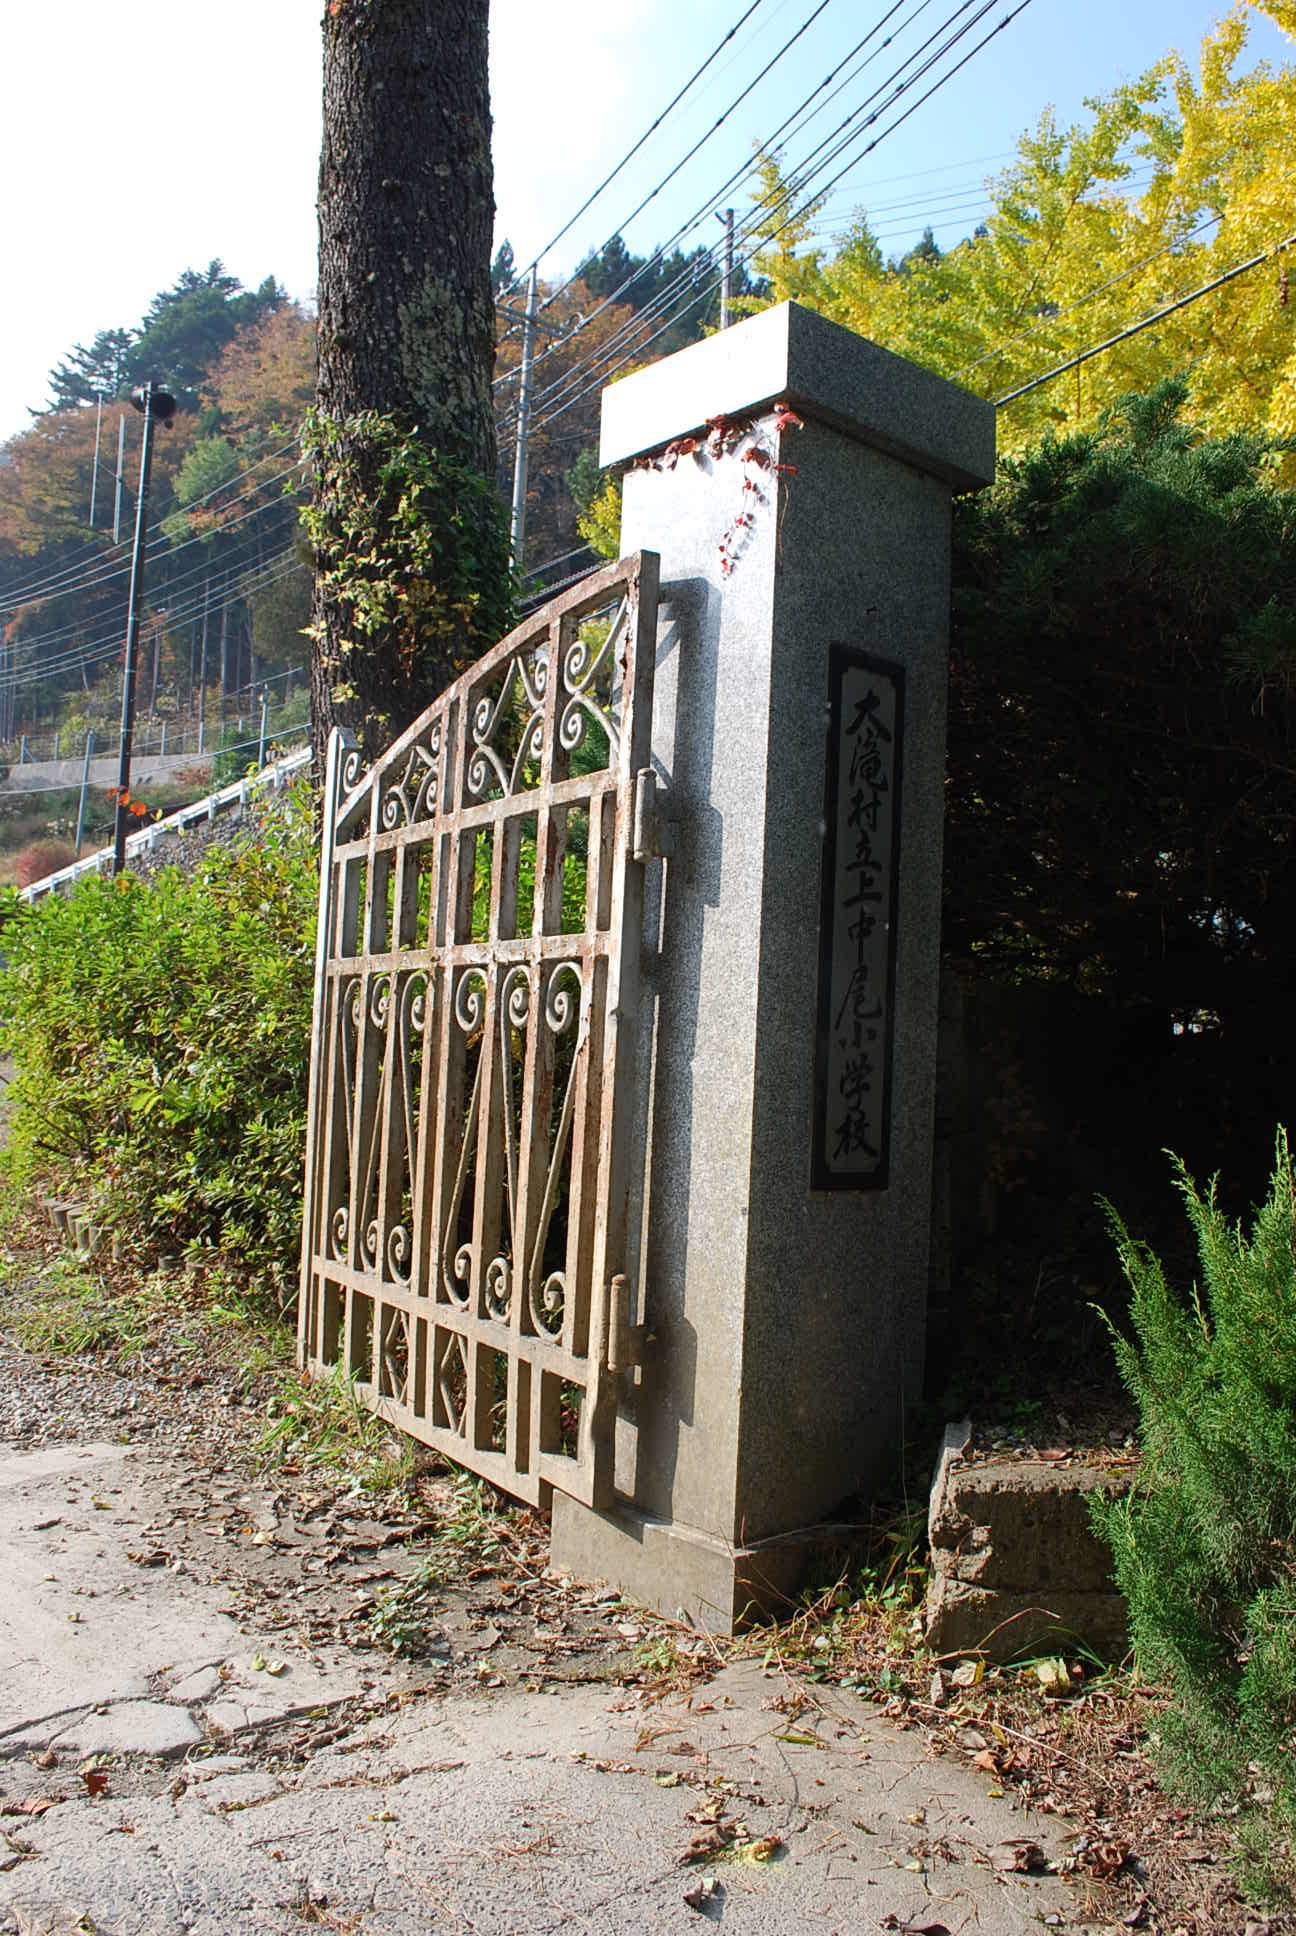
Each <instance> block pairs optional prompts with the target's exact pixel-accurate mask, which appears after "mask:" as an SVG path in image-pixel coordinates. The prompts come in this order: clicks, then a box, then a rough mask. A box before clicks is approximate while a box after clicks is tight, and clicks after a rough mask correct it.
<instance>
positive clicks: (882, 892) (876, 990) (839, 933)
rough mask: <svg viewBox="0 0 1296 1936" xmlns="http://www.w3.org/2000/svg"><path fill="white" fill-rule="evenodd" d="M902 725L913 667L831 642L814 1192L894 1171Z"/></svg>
mask: <svg viewBox="0 0 1296 1936" xmlns="http://www.w3.org/2000/svg"><path fill="white" fill-rule="evenodd" d="M903 731H904V670H903V668H902V667H900V666H898V665H891V664H889V663H888V662H887V661H885V660H882V659H874V658H871V657H870V656H869V654H868V653H866V652H860V651H857V650H855V649H854V648H853V647H851V646H845V645H835V646H833V647H831V648H830V652H829V659H828V761H827V783H826V792H825V802H824V853H823V887H822V903H821V911H820V921H819V948H820V959H819V1005H818V1020H817V1031H816V1045H815V1060H816V1067H815V1125H814V1131H815V1140H814V1150H813V1152H812V1158H811V1185H812V1188H814V1189H816V1190H870V1189H872V1190H877V1189H882V1188H884V1187H885V1185H886V1183H887V1181H888V1173H889V1165H890V1154H891V1061H892V1041H893V1022H894V1007H895V933H896V928H895V923H896V888H897V882H898V877H899V862H900V755H901V743H902V737H903Z"/></svg>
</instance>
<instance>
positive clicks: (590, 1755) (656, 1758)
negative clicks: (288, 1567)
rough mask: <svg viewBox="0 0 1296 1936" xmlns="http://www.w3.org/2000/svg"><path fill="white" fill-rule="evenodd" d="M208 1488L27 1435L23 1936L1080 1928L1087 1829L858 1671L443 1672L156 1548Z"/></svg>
mask: <svg viewBox="0 0 1296 1936" xmlns="http://www.w3.org/2000/svg"><path fill="white" fill-rule="evenodd" d="M188 1483H192V1481H191V1480H190V1479H189V1478H188V1476H187V1475H186V1473H185V1471H184V1468H183V1467H182V1466H181V1465H180V1464H179V1463H178V1462H177V1463H175V1464H173V1465H172V1467H171V1468H170V1470H169V1471H168V1468H167V1464H166V1461H165V1460H162V1459H160V1458H159V1457H158V1456H157V1454H156V1452H152V1453H148V1454H146V1453H145V1452H144V1450H143V1448H141V1447H140V1446H138V1445H135V1446H123V1445H111V1444H106V1443H105V1444H93V1445H91V1444H72V1445H55V1446H50V1445H47V1446H45V1447H42V1448H39V1449H36V1450H32V1451H22V1452H19V1451H10V1452H8V1453H7V1454H4V1455H0V1582H3V1585H2V1586H0V1931H4V1932H6V1936H16V1933H17V1932H24V1936H37V1932H39V1933H40V1936H55V1933H57V1936H63V1932H70V1931H79V1932H88V1931H98V1932H101V1933H106V1932H112V1936H172V1933H173V1932H176V1933H178V1932H181V1931H190V1932H201V1936H229V1933H230V1932H242V1931H249V1932H262V1931H271V1932H288V1931H293V1932H300V1931H301V1930H302V1929H303V1927H307V1926H314V1927H319V1928H327V1929H333V1930H340V1931H356V1932H366V1936H370V1933H372V1936H378V1933H379V1932H381V1933H382V1936H407V1932H408V1936H413V1932H415V1931H418V1932H420V1936H421V1933H422V1932H426V1931H429V1930H447V1931H456V1932H459V1931H462V1932H465V1936H467V1932H472V1933H473V1936H494V1933H495V1932H498V1936H515V1932H537V1933H538V1932H541V1931H544V1932H549V1931H559V1930H584V1931H591V1932H595V1931H597V1932H604V1931H606V1932H612V1931H627V1930H628V1931H639V1930H643V1931H659V1930H660V1931H667V1932H669V1931H682V1930H691V1929H695V1928H698V1927H699V1926H700V1924H702V1923H704V1922H706V1921H714V1922H716V1923H719V1924H721V1925H722V1926H724V1927H725V1928H728V1929H732V1930H734V1931H739V1932H753V1936H754V1933H755V1932H788V1936H791V1933H792V1932H801V1931H807V1930H811V1931H823V1932H825V1936H831V1932H834V1931H836V1932H840V1933H841V1936H846V1932H856V1931H866V1930H867V1931H877V1930H910V1931H913V1932H919V1931H928V1932H932V1933H933V1936H939V1932H940V1930H941V1929H942V1928H943V1929H945V1930H948V1931H951V1932H954V1931H961V1930H964V1929H968V1930H973V1929H975V1930H976V1931H977V1932H979V1936H998V1933H999V1932H1003V1936H1009V1933H1010V1932H1024V1931H1026V1930H1028V1929H1038V1927H1039V1926H1040V1925H1041V1923H1043V1924H1046V1925H1050V1926H1053V1927H1075V1926H1076V1924H1075V1917H1076V1915H1077V1913H1078V1910H1077V1903H1076V1899H1075V1897H1074V1896H1073V1894H1072V1892H1071V1888H1070V1885H1069V1884H1068V1883H1067V1882H1066V1881H1065V1880H1063V1879H1062V1878H1060V1877H1058V1876H1055V1875H1049V1874H1032V1873H1029V1871H1030V1870H1031V1869H1033V1868H1038V1867H1039V1866H1041V1865H1042V1863H1043V1862H1044V1861H1046V1860H1057V1859H1059V1858H1060V1857H1062V1856H1063V1855H1064V1853H1065V1849H1066V1842H1065V1839H1064V1825H1063V1824H1060V1823H1058V1822H1056V1821H1055V1820H1053V1819H1051V1818H1040V1819H1034V1818H1032V1819H1029V1820H1027V1819H1026V1818H1024V1817H1023V1816H1022V1815H1021V1814H1020V1813H1018V1812H1015V1811H1014V1809H1013V1807H1012V1805H1011V1803H1010V1801H1009V1800H1007V1799H996V1798H992V1797H990V1796H989V1795H988V1794H987V1791H986V1787H985V1785H984V1784H983V1783H982V1782H981V1781H980V1780H979V1779H978V1778H977V1776H976V1775H975V1774H974V1773H972V1772H971V1771H969V1770H967V1769H966V1768H964V1767H963V1766H958V1765H954V1764H952V1763H950V1762H948V1761H944V1760H938V1759H935V1758H933V1757H932V1756H931V1754H930V1752H929V1750H928V1747H927V1745H926V1743H925V1741H924V1739H923V1737H922V1735H921V1734H920V1733H919V1732H918V1731H917V1730H913V1731H909V1732H904V1731H902V1730H900V1729H897V1728H896V1727H895V1726H893V1725H892V1724H890V1723H888V1722H887V1721H885V1720H884V1719H883V1717H882V1716H881V1714H880V1712H879V1711H878V1710H877V1709H876V1708H874V1707H871V1706H869V1705H868V1704H867V1703H865V1702H863V1701H861V1700H858V1699H856V1698H855V1697H853V1696H852V1695H850V1694H846V1693H842V1692H839V1691H837V1690H831V1689H824V1688H819V1687H813V1686H809V1685H808V1684H807V1683H805V1682H804V1681H800V1680H791V1679H788V1678H786V1677H785V1676H783V1675H782V1674H781V1673H779V1672H777V1671H766V1670H765V1669H763V1668H762V1666H761V1665H760V1664H758V1663H750V1662H744V1663H738V1664H734V1665H730V1666H726V1667H724V1668H722V1669H721V1670H720V1671H718V1672H717V1673H716V1675H715V1677H714V1678H713V1679H711V1680H709V1681H704V1682H702V1683H700V1684H695V1685H694V1686H693V1688H692V1690H691V1692H688V1693H681V1694H679V1695H677V1696H676V1697H674V1698H672V1699H669V1700H666V1701H664V1702H650V1701H647V1700H645V1697H644V1695H643V1693H642V1691H641V1690H637V1689H633V1688H623V1687H612V1686H609V1685H607V1684H601V1685H600V1684H594V1685H568V1686H562V1685H556V1686H555V1685H553V1684H550V1686H548V1687H547V1688H545V1689H544V1690H543V1691H539V1692H537V1691H528V1690H527V1688H526V1686H524V1685H520V1684H515V1685H512V1686H500V1687H496V1688H494V1689H491V1688H489V1687H488V1686H487V1685H486V1684H485V1682H484V1681H483V1684H482V1685H481V1687H480V1691H479V1689H478V1688H477V1687H475V1686H472V1685H467V1686H465V1685H464V1682H463V1680H461V1681H460V1682H458V1683H456V1684H454V1685H452V1686H450V1687H449V1688H447V1689H445V1690H444V1691H442V1690H429V1689H427V1688H424V1689H422V1690H418V1689H416V1688H415V1687H414V1686H413V1684H412V1682H411V1673H410V1669H409V1668H408V1667H407V1666H400V1665H397V1664H392V1665H390V1666H388V1665H387V1664H386V1663H385V1662H384V1661H383V1660H381V1659H380V1657H376V1656H374V1655H364V1656H355V1655H350V1654H348V1653H347V1652H346V1650H344V1649H335V1650H332V1651H330V1650H329V1649H328V1648H327V1647H318V1646H316V1647H295V1648H294V1647H285V1636H284V1633H283V1630H282V1629H281V1628H276V1629H273V1630H272V1629H270V1628H269V1627H267V1629H266V1631H265V1632H264V1633H262V1632H260V1631H258V1629H257V1626H256V1624H255V1618H254V1619H253V1621H252V1623H251V1624H250V1625H249V1623H248V1621H247V1620H246V1619H244V1620H243V1623H242V1625H241V1626H240V1624H239V1621H238V1619H236V1617H235V1615H236V1613H238V1614H244V1613H245V1612H246V1609H245V1608H238V1609H236V1608H234V1607H231V1606H230V1605H228V1604H225V1602H226V1601H227V1600H228V1598H229V1595H228V1594H226V1595H224V1596H223V1595H222V1591H221V1587H220V1584H219V1581H217V1580H212V1579H204V1578H202V1577H201V1576H200V1575H199V1573H198V1572H197V1570H196V1569H194V1568H192V1567H190V1566H187V1565H184V1564H183V1563H182V1565H181V1567H180V1570H175V1566H174V1563H172V1564H170V1565H169V1564H165V1563H156V1564H150V1563H149V1562H150V1561H151V1560H152V1559H153V1557H154V1555H153V1550H152V1548H151V1545H150V1541H151V1539H152V1538H153V1529H155V1528H156V1526H157V1524H158V1520H159V1515H164V1514H165V1511H166V1503H167V1496H168V1488H170V1489H171V1495H172V1497H174V1498H176V1499H177V1500H178V1499H179V1498H180V1497H181V1496H182V1495H183V1493H184V1489H185V1487H186V1484H188ZM447 1632H448V1634H449V1638H448V1639H447V1641H446V1643H445V1645H446V1649H447V1650H448V1651H449V1650H453V1651H455V1652H458V1651H459V1650H460V1648H461V1646H462V1647H465V1648H466V1647H467V1646H468V1644H469V1643H470V1641H471V1644H474V1645H477V1646H481V1645H482V1644H483V1640H482V1636H480V1635H474V1636H467V1635H462V1634H460V1633H459V1631H458V1630H451V1629H449V1628H448V1629H447ZM486 1638H487V1644H488V1641H489V1636H487V1637H486ZM277 1670H279V1671H277ZM466 1678H468V1679H469V1680H470V1679H471V1677H470V1676H468V1677H466ZM690 1851H692V1857H693V1859H691V1860H690V1859H687V1858H688V1857H689V1855H690Z"/></svg>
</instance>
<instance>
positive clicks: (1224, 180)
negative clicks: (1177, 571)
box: [755, 0, 1296, 451]
mask: <svg viewBox="0 0 1296 1936" xmlns="http://www.w3.org/2000/svg"><path fill="white" fill-rule="evenodd" d="M1257 14H1261V15H1264V16H1266V17H1267V18H1268V19H1270V20H1271V21H1273V22H1274V24H1275V25H1277V26H1278V27H1279V28H1280V29H1281V30H1282V31H1283V32H1284V33H1286V34H1288V35H1290V36H1292V37H1293V39H1294V40H1296V0H1238V4H1236V5H1234V7H1233V8H1232V9H1231V11H1230V12H1229V13H1228V14H1227V15H1226V16H1225V18H1224V19H1223V20H1221V21H1220V22H1219V23H1218V25H1217V26H1215V27H1214V28H1213V29H1212V31H1211V32H1210V33H1208V34H1207V35H1206V37H1205V39H1204V40H1203V42H1202V44H1201V49H1200V60H1199V63H1198V65H1199V68H1200V74H1199V76H1198V74H1197V73H1196V72H1195V71H1194V65H1193V63H1192V62H1191V61H1190V60H1188V59H1187V58H1186V57H1184V56H1183V55H1182V54H1179V53H1176V52H1171V53H1168V54H1167V55H1166V56H1165V57H1164V58H1163V59H1162V60H1160V61H1159V62H1157V64H1156V65H1155V66H1154V67H1152V68H1151V69H1150V70H1149V71H1148V72H1147V73H1146V74H1144V75H1143V76H1142V77H1141V78H1140V79H1138V80H1136V81H1133V82H1131V83H1129V84H1128V85H1125V86H1122V87H1119V88H1117V89H1115V90H1114V91H1113V92H1112V93H1110V94H1108V95H1106V96H1105V97H1103V98H1101V99H1098V100H1095V101H1093V102H1091V103H1090V104H1089V114H1088V116H1087V118H1086V119H1085V120H1084V121H1083V122H1080V123H1077V124H1075V125H1073V126H1070V127H1063V126H1061V125H1060V124H1059V123H1058V121H1057V119H1056V117H1055V115H1054V114H1053V112H1052V111H1051V110H1050V111H1048V112H1046V113H1045V114H1043V115H1042V116H1041V117H1040V120H1039V121H1038V123H1037V125H1036V126H1035V127H1034V128H1033V129H1032V130H1031V131H1030V132H1028V133H1027V134H1025V135H1023V136H1022V138H1021V140H1020V142H1019V144H1018V153H1017V157H1016V159H1015V161H1014V162H1013V164H1012V165H1011V166H1010V167H1009V168H1007V169H1006V170H1005V171H1004V172H1003V173H1002V174H1000V175H998V176H996V177H995V178H993V179H992V180H991V182H990V183H989V184H988V188H989V193H990V196H991V208H990V212H989V214H988V216H987V217H986V219H985V221H984V222H983V223H982V224H981V225H980V226H979V227H978V229H977V231H976V233H975V234H974V235H972V236H969V237H968V238H967V239H966V240H965V241H963V242H961V243H959V244H958V246H957V247H955V248H952V249H949V250H948V251H947V252H945V253H944V254H941V253H939V252H935V251H930V250H918V251H914V252H913V253H912V254H911V255H910V257H909V258H907V259H906V261H905V262H904V264H903V266H902V265H900V264H897V263H888V262H887V261H885V260H884V258H883V254H882V251H881V249H880V248H879V246H878V243H877V240H876V238H875V236H874V234H873V231H872V228H871V227H870V223H869V216H868V211H867V209H861V210H860V211H859V212H858V213H857V215H856V217H855V219H854V221H853V222H852V224H851V226H850V228H849V230H848V232H847V233H846V235H845V237H844V239H843V240H842V242H841V245H840V246H839V247H838V248H836V249H835V251H833V252H832V253H829V252H828V251H827V250H826V249H824V248H823V247H821V246H818V245H817V244H816V240H815V237H816V226H815V216H816V214H817V212H818V211H817V208H816V206H815V204H814V203H813V201H810V202H807V198H806V195H805V193H804V191H802V192H800V193H799V191H798V184H797V181H796V179H795V176H794V175H790V176H788V177H787V178H785V177H784V175H783V174H782V173H781V172H780V167H779V163H778V161H777V158H775V157H772V156H766V157H764V158H763V166H762V169H761V180H760V195H761V197H762V203H761V205H760V213H759V222H758V224H757V232H758V233H760V234H762V236H763V246H762V247H760V248H759V249H758V250H757V252H756V255H755V263H756V267H757V268H758V269H759V270H760V271H761V273H762V274H763V275H765V276H766V277H767V278H768V279H769V283H770V288H771V297H772V300H774V301H776V302H777V301H782V300H784V299H785V298H787V297H793V298H795V300H797V301H798V302H803V303H806V304H808V305H809V306H810V307H812V308H815V309H818V310H820V311H821V312H822V313H823V314H825V315H827V316H830V317H832V318H833V319H834V320H835V321H837V322H840V323H843V324H845V325H846V326H847V327H848V328H850V329H853V330H856V331H858V332H859V333H860V334H861V335H865V336H869V337H872V338H873V339H874V340H875V341H876V342H880V343H882V344H884V345H885V346H886V347H887V348H889V349H892V350H895V351H896V352H897V353H898V354H900V355H903V356H907V357H909V358H910V359H912V360H913V361H914V362H916V363H920V364H922V365H924V366H926V367H927V368H930V369H934V370H937V371H938V372H939V373H940V374H941V375H943V376H947V377H950V378H953V379H955V380H956V381H958V382H960V383H962V384H964V385H965V386H966V387H967V388H969V389H971V390H973V391H975V392H977V393H978V394H979V395H982V396H985V397H988V398H994V399H999V398H1002V397H1005V396H1007V395H1008V393H1010V392H1011V391H1013V390H1015V389H1017V388H1019V387H1020V386H1021V385H1024V384H1027V383H1029V382H1031V381H1032V380H1033V379H1034V378H1036V377H1038V376H1040V375H1042V374H1043V373H1045V372H1047V371H1049V370H1050V369H1052V368H1054V367H1055V366H1056V365H1057V364H1059V363H1062V362H1065V361H1067V360H1068V359H1069V358H1071V357H1073V356H1076V355H1078V354H1079V353H1081V352H1082V351H1084V350H1086V349H1088V348H1090V347H1091V346H1093V345H1095V344H1098V343H1101V342H1103V341H1104V340H1105V339H1107V338H1108V337H1111V336H1115V335H1117V334H1119V333H1120V332H1122V331H1123V330H1124V329H1126V328H1128V327H1129V326H1130V325H1131V324H1132V323H1135V322H1138V321H1140V320H1141V319H1143V318H1144V317H1146V316H1148V315H1149V314H1150V313H1151V312H1153V311H1154V310H1156V309H1158V308H1161V307H1162V306H1164V305H1166V304H1168V303H1170V302H1172V301H1174V300H1176V299H1177V298H1179V297H1181V296H1184V295H1186V294H1189V293H1190V292H1191V291H1193V290H1194V289H1196V288H1199V287H1200V286H1202V285H1203V284H1205V283H1208V282H1210V281H1212V280H1214V279H1215V278H1216V277H1217V276H1220V275H1221V274H1223V273H1225V272H1226V271H1228V270H1230V269H1233V268H1235V267H1236V266H1237V265H1238V264H1239V263H1241V262H1243V261H1245V260H1247V259H1248V258H1250V257H1252V256H1255V255H1260V254H1264V255H1265V258H1266V259H1265V261H1264V262H1263V263H1261V264H1260V265H1259V266H1257V267H1256V268H1255V269H1253V270H1252V271H1251V272H1249V273H1248V274H1245V275H1242V276H1239V277H1238V278H1236V280H1234V281H1232V282H1231V283H1229V284H1227V285H1226V286H1224V287H1222V288H1220V289H1218V290H1215V291H1214V292H1213V293H1211V294H1210V295H1207V296H1205V297H1203V298H1201V299H1200V300H1197V301H1194V302H1190V303H1188V304H1187V305H1185V307H1183V308H1182V309H1180V310H1179V311H1178V312H1177V313H1176V314H1174V315H1172V316H1167V317H1165V318H1164V319H1163V320H1162V321H1160V322H1159V323H1157V324H1156V325H1155V326H1154V327H1151V328H1148V329H1146V330H1144V331H1142V332H1141V333H1139V334H1137V335H1133V336H1131V337H1130V338H1129V339H1128V340H1127V341H1125V342H1122V343H1120V344H1118V345H1116V346H1115V347H1113V348H1111V349H1109V350H1107V351H1105V352H1104V353H1103V354H1102V355H1101V356H1098V357H1095V358H1093V359H1092V360H1090V361H1088V362H1086V363H1084V364H1083V365H1081V366H1080V367H1079V368H1078V369H1077V370H1075V371H1072V372H1070V373H1068V374H1067V375H1066V376H1065V377H1062V378H1060V379H1058V380H1057V381H1054V382H1052V383H1049V384H1047V385H1045V386H1043V387H1042V388H1040V389H1038V390H1035V391H1033V392H1032V393H1031V394H1030V395H1029V396H1025V397H1022V398H1021V399H1020V400H1019V401H1017V402H1015V403H1014V404H1013V405H1011V406H1010V407H1009V408H1007V409H1005V410H1004V411H1002V412H1001V415H1000V448H1001V449H1003V450H1009V451H1010V450H1013V449H1019V448H1021V447H1023V446H1025V445H1027V444H1030V443H1032V442H1034V441H1036V440H1037V439H1038V438H1039V436H1040V435H1041V434H1042V433H1043V432H1044V431H1046V430H1049V429H1053V430H1064V429H1069V430H1075V429H1081V428H1087V427H1091V426H1092V425H1094V424H1096V423H1097V421H1098V419H1099V418H1100V417H1101V415H1102V413H1103V411H1104V410H1106V409H1108V408H1109V407H1110V406H1111V405H1112V404H1113V403H1115V401H1116V400H1117V398H1119V397H1121V396H1122V395H1125V394H1127V393H1129V392H1131V391H1146V390H1148V389H1150V388H1151V387H1152V386H1153V385H1154V384H1155V383H1156V382H1158V381H1159V380H1160V379H1161V378H1163V377H1164V376H1166V375H1169V374H1171V373H1182V374H1183V376H1184V377H1185V379H1186V381H1187V386H1188V395H1187V402H1186V405H1185V415H1186V417H1187V418H1188V419H1189V420H1191V421H1193V422H1194V423H1196V424H1197V425H1198V426H1199V427H1200V428H1201V429H1203V430H1205V431H1207V432H1209V433H1212V434H1217V435H1219V434H1226V433H1228V432H1230V431H1234V430H1251V431H1267V432H1269V433H1270V434H1271V435H1273V436H1276V437H1286V436H1290V435H1291V434H1293V432H1296V304H1291V305H1289V303H1288V297H1287V271H1286V267H1285V260H1286V258H1285V253H1284V250H1283V248H1282V246H1281V245H1282V244H1283V242H1284V240H1285V239H1286V238H1287V237H1289V236H1290V237H1293V244H1294V246H1296V235H1294V234H1293V232H1294V231H1296V217H1294V216H1293V200H1292V178H1293V171H1292V168H1291V163H1290V147H1289V131H1290V129H1291V127H1292V126H1293V125H1294V124H1296V64H1293V63H1288V62H1284V63H1282V64H1280V65H1274V64H1271V63H1268V62H1263V61H1262V62H1260V63H1258V64H1256V65H1253V66H1251V67H1249V68H1248V67H1247V65H1246V54H1247V43H1248V33H1249V28H1250V25H1251V23H1252V20H1253V18H1254V16H1255V15H1257ZM789 217H790V218H791V219H790V220H789ZM784 224H786V226H784Z"/></svg>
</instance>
